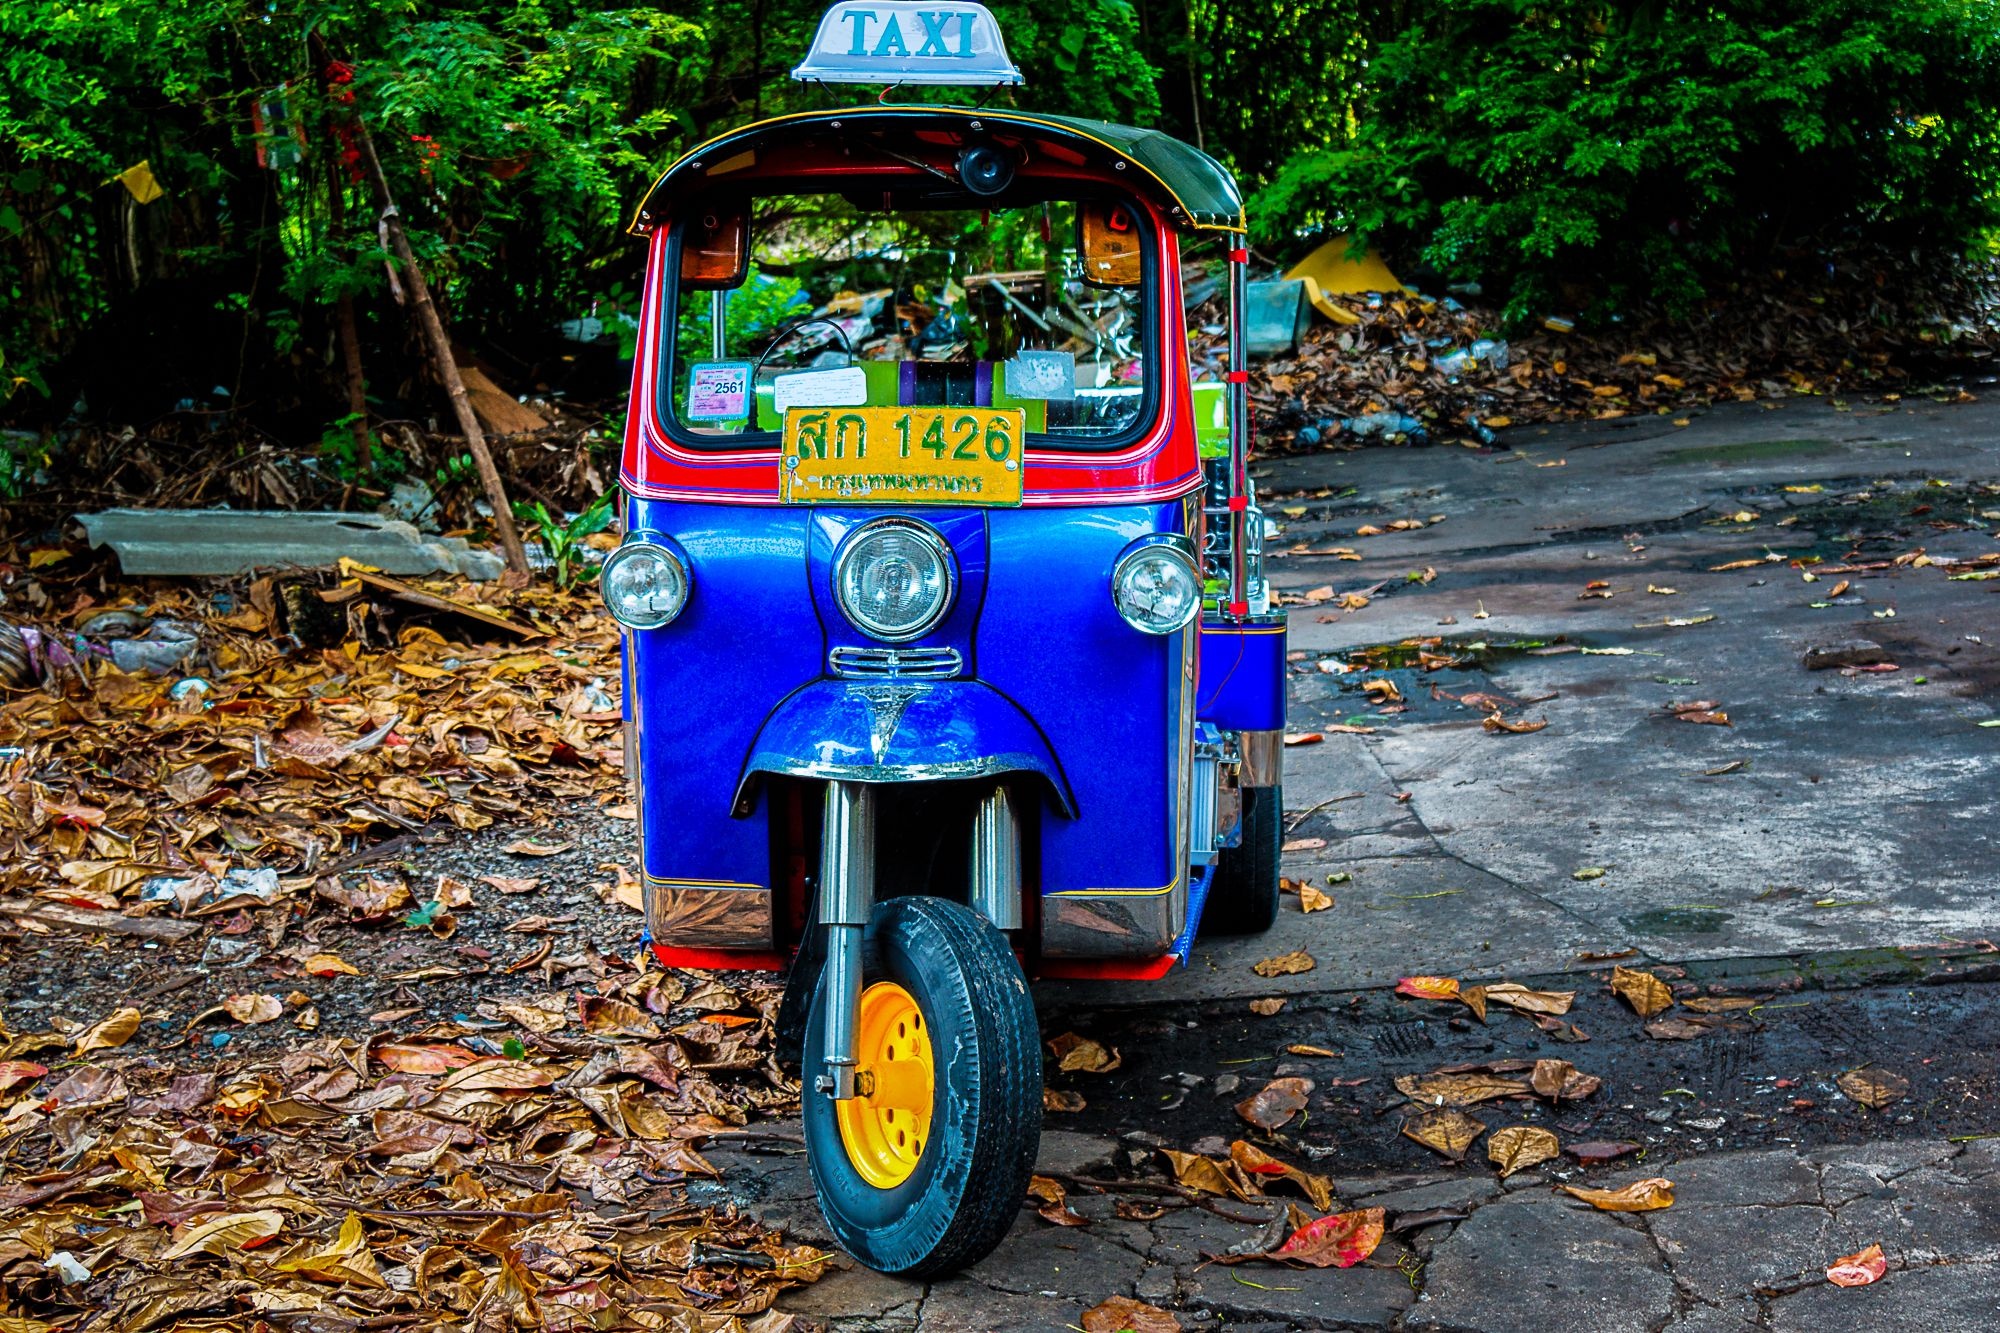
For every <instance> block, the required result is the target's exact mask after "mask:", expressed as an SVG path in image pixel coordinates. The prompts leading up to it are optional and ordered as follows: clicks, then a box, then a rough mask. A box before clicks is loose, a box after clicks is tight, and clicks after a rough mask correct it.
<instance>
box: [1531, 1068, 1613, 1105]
mask: <svg viewBox="0 0 2000 1333" xmlns="http://www.w3.org/2000/svg"><path fill="white" fill-rule="evenodd" d="M1528 1082H1529V1084H1530V1085H1531V1086H1533V1088H1534V1089H1535V1091H1536V1092H1538V1093H1540V1094H1541V1095H1542V1096H1544V1097H1547V1098H1548V1099H1549V1100H1550V1101H1557V1102H1559V1101H1562V1100H1563V1099H1565V1098H1568V1099H1569V1100H1571V1101H1575V1100H1578V1099H1580V1098H1584V1097H1588V1096H1590V1094H1592V1093H1593V1092H1596V1091H1597V1090H1598V1089H1599V1088H1601V1087H1603V1086H1604V1081H1603V1080H1602V1079H1600V1078H1598V1077H1597V1075H1595V1074H1585V1073H1582V1072H1580V1071H1579V1070H1578V1069H1577V1067H1576V1066H1575V1065H1573V1064H1571V1063H1570V1062H1569V1061H1567V1060H1537V1061H1535V1068H1534V1072H1532V1073H1531V1074H1529V1075H1528Z"/></svg>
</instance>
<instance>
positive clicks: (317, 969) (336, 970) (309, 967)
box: [299, 953, 361, 977]
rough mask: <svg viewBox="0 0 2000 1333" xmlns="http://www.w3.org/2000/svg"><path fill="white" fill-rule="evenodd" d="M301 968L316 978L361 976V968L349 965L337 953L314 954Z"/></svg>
mask: <svg viewBox="0 0 2000 1333" xmlns="http://www.w3.org/2000/svg"><path fill="white" fill-rule="evenodd" d="M299 966H301V967H303V968H304V969H305V970H306V971H307V972H308V973H309V974H311V975H312V976H315V977H336V976H348V977H358V976H360V975H361V969H360V968H358V967H355V966H354V965H353V964H351V963H348V962H347V961H346V960H344V959H342V958H341V956H340V955H339V954H337V953H316V954H312V955H310V956H309V957H307V959H306V960H305V962H303V963H301V964H300V965H299Z"/></svg>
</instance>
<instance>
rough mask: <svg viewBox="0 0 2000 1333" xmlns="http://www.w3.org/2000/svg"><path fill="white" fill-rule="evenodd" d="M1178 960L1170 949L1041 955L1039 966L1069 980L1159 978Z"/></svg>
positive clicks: (1045, 972) (1046, 973) (1052, 975)
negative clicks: (1146, 954) (1147, 954)
mask: <svg viewBox="0 0 2000 1333" xmlns="http://www.w3.org/2000/svg"><path fill="white" fill-rule="evenodd" d="M1179 961H1180V959H1178V958H1176V957H1174V956H1173V955H1172V954H1170V953H1169V954H1161V955H1160V956H1159V957H1158V958H1044V959H1043V960H1042V963H1041V967H1040V969H1039V970H1040V975H1042V976H1044V977H1050V978H1061V979H1064V980H1069V981H1158V980H1159V979H1160V978H1161V977H1164V976H1165V975H1167V973H1169V972H1171V971H1173V970H1174V964H1176V963H1178V962H1179Z"/></svg>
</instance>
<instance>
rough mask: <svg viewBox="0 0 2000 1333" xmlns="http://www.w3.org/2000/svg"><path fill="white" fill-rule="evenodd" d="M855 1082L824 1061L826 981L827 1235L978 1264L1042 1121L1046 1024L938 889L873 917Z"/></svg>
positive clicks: (815, 1049)
mask: <svg viewBox="0 0 2000 1333" xmlns="http://www.w3.org/2000/svg"><path fill="white" fill-rule="evenodd" d="M864 967H865V971H864V975H863V987H862V992H861V1012H860V1014H859V1016H858V1019H857V1022H856V1024H855V1027H856V1033H857V1037H858V1040H857V1042H856V1055H857V1057H858V1059H859V1067H858V1069H857V1081H858V1082H859V1083H860V1084H861V1086H863V1087H866V1088H868V1089H870V1095H869V1096H866V1097H855V1098H852V1099H851V1100H848V1101H844V1102H836V1101H834V1100H832V1099H831V1098H829V1097H827V1096H826V1095H825V1094H824V1093H822V1092H819V1091H817V1090H815V1089H814V1087H813V1080H812V1075H814V1074H816V1073H817V1072H818V1071H819V1070H820V1069H821V1068H823V1067H824V1058H825V1049H826V1004H827V994H826V981H825V975H824V974H822V976H821V981H820V986H819V989H818V991H817V993H816V994H815V995H814V997H813V1006H812V1016H811V1018H810V1020H809V1021H808V1023H807V1026H806V1046H805V1072H806V1075H807V1078H806V1087H805V1092H804V1094H803V1100H804V1109H803V1116H804V1121H805V1135H806V1161H807V1165H808V1166H809V1167H810V1169H811V1171H812V1178H813V1185H814V1186H815V1188H816V1189H817V1191H818V1193H819V1204H820V1211H821V1212H822V1213H824V1214H825V1216H826V1222H827V1225H828V1226H829V1227H830V1228H831V1229H832V1231H833V1235H834V1239H835V1240H837V1241H838V1242H839V1243H840V1245H841V1247H842V1248H844V1249H845V1250H847V1251H848V1253H850V1254H852V1255H853V1256H854V1257H855V1258H856V1259H858V1260H860V1261H861V1262H862V1263H864V1264H866V1265H868V1267H870V1268H873V1269H875V1270H876V1271H877V1272H881V1273H889V1274H893V1275H897V1276H904V1277H913V1278H930V1277H937V1276H941V1275H943V1274H946V1273H951V1272H955V1271H957V1270H958V1269H961V1268H964V1267H965V1266H967V1265H968V1264H973V1263H977V1262H978V1261H979V1260H980V1259H983V1258H985V1257H986V1255H988V1254H989V1253H991V1252H992V1250H993V1247H994V1246H995V1245H998V1244H999V1243H1000V1238H1001V1237H1002V1236H1004V1235H1006V1234H1007V1229H1008V1228H1009V1227H1010V1226H1012V1225H1013V1222H1014V1216H1015V1214H1016V1213H1017V1212H1018V1211H1019V1210H1020V1206H1021V1199H1022V1196H1023V1195H1024V1194H1025V1192H1026V1190H1027V1184H1028V1177H1029V1175H1030V1174H1031V1173H1032V1172H1033V1170H1034V1165H1035V1153H1036V1150H1037V1148H1038V1147H1039V1145H1040V1141H1041V1132H1042V1062H1041V1033H1040V1029H1039V1027H1038V1026H1037V1024H1036V1021H1035V1008H1034V1004H1033V1002H1032V1001H1031V1000H1030V999H1029V998H1028V983H1027V980H1026V978H1024V977H1023V976H1022V975H1021V967H1020V964H1019V963H1017V962H1016V961H1015V959H1014V954H1013V950H1012V949H1010V948H1009V947H1008V944H1007V939H1006V937H1005V936H1004V935H1002V934H1001V933H1000V932H999V931H997V930H995V929H994V928H993V927H992V926H991V925H990V924H988V923H987V921H986V920H985V919H984V918H982V917H980V916H979V915H977V914H976V913H974V912H972V911H970V910H969V909H967V908H965V907H961V906H960V905H958V904H957V903H953V902H947V901H945V900H943V899H940V898H891V899H889V900H888V901H887V902H884V903H881V904H879V905H878V906H877V907H876V908H875V910H874V912H873V913H872V914H871V915H870V917H869V920H868V930H867V935H866V944H865V946H864Z"/></svg>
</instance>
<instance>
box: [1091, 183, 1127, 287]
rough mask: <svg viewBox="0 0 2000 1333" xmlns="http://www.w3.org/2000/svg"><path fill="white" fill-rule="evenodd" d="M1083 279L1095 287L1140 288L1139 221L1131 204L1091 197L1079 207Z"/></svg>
mask: <svg viewBox="0 0 2000 1333" xmlns="http://www.w3.org/2000/svg"><path fill="white" fill-rule="evenodd" d="M1077 231H1078V232H1079V233H1080V235H1081V242H1082V246H1081V248H1082V250H1083V280H1084V281H1085V282H1087V283H1089V284H1090V285H1091V286H1093V287H1137V286H1138V285H1139V278H1140V265H1139V237H1140V232H1139V220H1138V218H1137V217H1135V216H1134V215H1133V213H1132V208H1131V206H1130V205H1129V204H1118V203H1102V202H1099V201H1097V200H1092V201H1090V202H1088V203H1084V204H1080V205H1078V208H1077Z"/></svg>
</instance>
